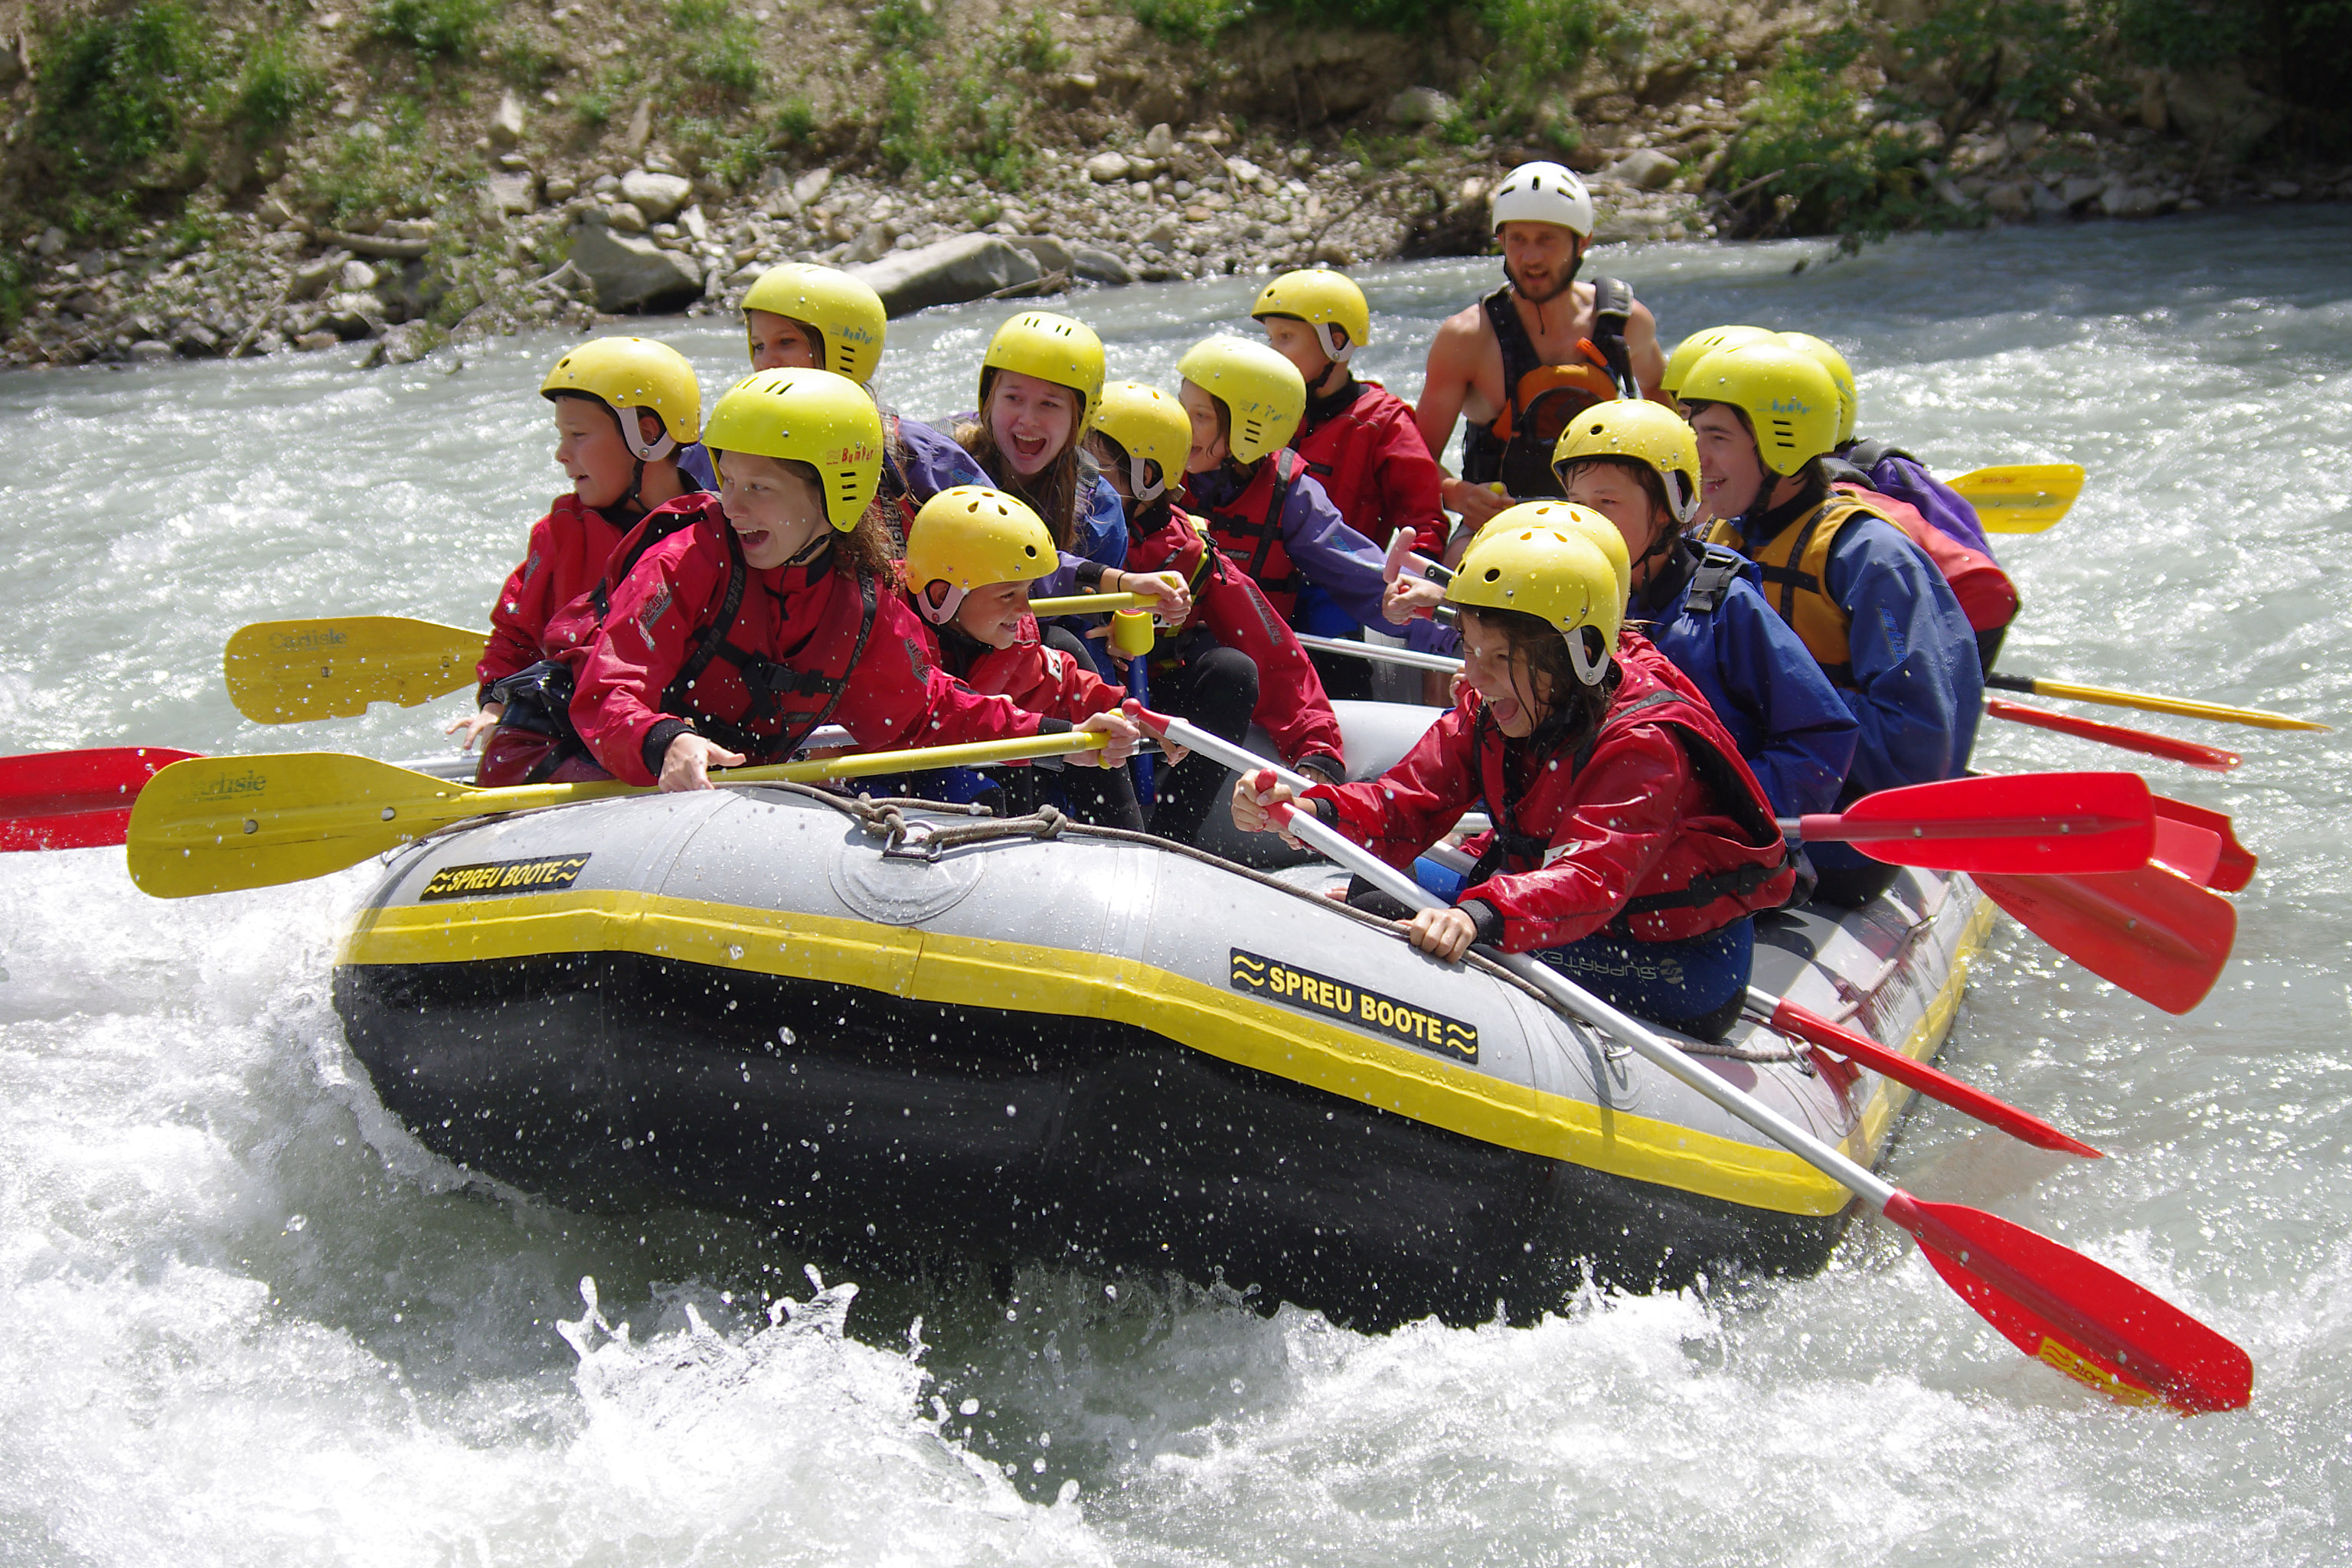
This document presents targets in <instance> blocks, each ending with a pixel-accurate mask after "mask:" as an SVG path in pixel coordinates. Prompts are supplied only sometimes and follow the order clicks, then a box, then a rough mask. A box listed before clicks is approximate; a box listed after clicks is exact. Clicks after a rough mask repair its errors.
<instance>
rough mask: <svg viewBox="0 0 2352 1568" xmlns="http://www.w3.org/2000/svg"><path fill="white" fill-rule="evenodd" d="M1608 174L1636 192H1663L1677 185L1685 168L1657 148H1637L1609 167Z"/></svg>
mask: <svg viewBox="0 0 2352 1568" xmlns="http://www.w3.org/2000/svg"><path fill="white" fill-rule="evenodd" d="M1608 172H1609V173H1610V174H1612V175H1613V176H1615V177H1616V178H1618V179H1620V180H1622V181H1624V182H1625V183H1626V184H1629V185H1632V186H1633V187H1634V188H1635V189H1636V190H1643V191H1663V190H1664V189H1665V188H1666V187H1667V186H1668V185H1671V184H1674V183H1675V175H1677V174H1681V173H1682V172H1683V166H1682V164H1681V163H1680V162H1678V161H1677V160H1675V159H1674V158H1671V157H1669V156H1667V155H1666V154H1665V153H1661V152H1659V151H1658V150H1657V149H1656V148H1655V147H1636V148H1635V149H1633V151H1632V152H1631V153H1626V154H1625V156H1623V157H1622V158H1620V159H1619V160H1618V161H1617V162H1616V163H1612V164H1611V165H1609V170H1608Z"/></svg>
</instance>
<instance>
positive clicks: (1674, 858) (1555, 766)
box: [1305, 630, 1796, 952]
mask: <svg viewBox="0 0 2352 1568" xmlns="http://www.w3.org/2000/svg"><path fill="white" fill-rule="evenodd" d="M1305 798H1307V799H1308V800H1316V799H1322V800H1328V801H1330V802H1331V803H1332V805H1333V808H1334V809H1335V810H1336V811H1337V813H1338V817H1339V821H1338V826H1339V829H1340V831H1342V832H1344V833H1346V834H1347V835H1348V836H1349V837H1350V838H1353V839H1355V840H1357V841H1358V842H1359V843H1360V844H1363V845H1364V846H1365V847H1368V848H1370V850H1371V851H1372V852H1373V853H1374V854H1376V855H1378V856H1379V857H1380V858H1381V859H1383V860H1386V861H1388V862H1389V863H1390V864H1391V865H1392V866H1406V865H1410V864H1411V863H1412V859H1413V857H1415V856H1416V855H1418V854H1420V853H1421V852H1422V851H1423V849H1426V848H1427V847H1429V846H1430V845H1432V844H1433V843H1435V842H1436V841H1437V840H1438V839H1439V837H1442V836H1443V835H1444V833H1445V831H1446V830H1447V829H1448V828H1449V827H1451V826H1453V825H1454V820H1455V819H1456V818H1457V817H1459V816H1461V815H1462V813H1463V811H1464V810H1465V809H1466V808H1468V807H1469V806H1471V805H1474V804H1482V803H1483V804H1484V805H1485V806H1486V812H1487V815H1488V816H1490V817H1492V818H1493V820H1494V824H1495V826H1494V828H1493V830H1492V831H1491V832H1489V833H1485V834H1480V835H1479V836H1477V837H1475V838H1472V839H1471V840H1470V841H1469V842H1467V843H1465V845H1463V850H1464V852H1465V853H1467V854H1472V855H1475V856H1477V857H1478V867H1477V869H1476V870H1475V872H1474V873H1473V874H1472V878H1471V880H1470V883H1469V885H1467V886H1465V888H1464V889H1463V890H1462V898H1461V900H1460V902H1461V906H1462V907H1463V908H1464V909H1465V910H1468V911H1469V912H1470V913H1471V914H1472V916H1473V917H1474V918H1477V917H1478V916H1479V914H1480V911H1479V910H1475V909H1473V908H1472V907H1471V906H1473V905H1474V904H1484V905H1485V906H1486V910H1489V911H1491V913H1492V917H1495V918H1496V919H1498V920H1499V925H1500V930H1499V931H1491V932H1489V931H1486V929H1485V928H1486V927H1487V926H1488V925H1490V924H1491V923H1493V921H1492V920H1489V919H1482V920H1480V925H1481V928H1482V935H1488V936H1490V938H1491V939H1492V940H1496V941H1498V942H1499V943H1500V945H1501V946H1502V947H1503V948H1504V949H1505V950H1506V951H1507V952H1530V951H1533V950H1535V949H1538V948H1551V947H1564V946H1566V945H1567V944H1568V943H1570V942H1575V941H1577V940H1579V939H1580V938H1582V937H1586V936H1590V935H1591V933H1593V932H1594V931H1600V930H1601V929H1602V928H1604V927H1606V928H1609V929H1611V930H1613V931H1618V932H1620V933H1622V934H1624V935H1628V936H1631V937H1633V938H1635V939H1636V940H1639V941H1643V942H1678V941H1682V940H1684V939H1686V938H1689V937H1694V936H1701V935H1704V934H1706V932H1708V931H1717V930H1720V929H1721V928H1723V927H1724V926H1727V925H1729V924H1731V923H1732V922H1733V921H1737V920H1738V919H1740V918H1741V917H1743V916H1746V915H1748V914H1752V913H1754V912H1756V911H1757V910H1769V909H1777V908H1778V907H1779V906H1780V904H1782V903H1784V902H1785V901H1787V900H1788V897H1789V894H1790V891H1791V890H1792V889H1794V887H1795V885H1796V868H1795V865H1794V863H1793V862H1792V861H1791V859H1790V856H1789V853H1788V849H1787V847H1786V846H1785V845H1784V844H1783V843H1782V842H1781V838H1780V827H1779V826H1778V825H1777V824H1776V823H1774V821H1773V819H1772V810H1771V807H1770V806H1769V805H1766V804H1765V801H1764V792H1763V790H1762V789H1761V788H1760V787H1759V785H1758V784H1757V783H1756V775H1755V774H1754V773H1750V772H1748V764H1747V763H1744V762H1742V761H1741V760H1740V757H1739V752H1738V748H1737V747H1736V746H1734V745H1733V744H1732V742H1731V737H1730V736H1728V735H1727V734H1726V733H1724V731H1723V726H1722V725H1721V724H1720V723H1718V722H1717V721H1716V717H1715V715H1714V713H1713V712H1711V711H1710V710H1708V708H1707V706H1706V699H1705V698H1703V697H1701V696H1700V695H1699V693H1698V690H1697V689H1696V687H1694V686H1692V685H1691V684H1690V682H1689V681H1688V680H1687V679H1685V677H1684V676H1683V674H1682V672H1681V671H1680V670H1678V669H1676V668H1675V667H1674V666H1673V665H1672V664H1671V663H1669V662H1667V660H1666V658H1665V656H1664V655H1663V654H1661V653H1659V652H1658V650H1657V649H1656V648H1654V647H1651V646H1650V644H1649V642H1648V640H1647V639H1646V638H1644V637H1643V636H1642V635H1641V634H1640V633H1639V632H1636V631H1632V630H1627V631H1626V632H1624V633H1623V634H1622V637H1621V638H1620V640H1619V642H1618V647H1617V689H1616V690H1615V691H1614V692H1613V693H1612V695H1611V697H1610V701H1609V710H1608V712H1607V714H1606V716H1605V717H1604V718H1603V719H1602V720H1601V728H1600V730H1599V731H1597V732H1596V733H1595V734H1594V735H1593V736H1592V738H1591V740H1589V741H1587V742H1584V743H1583V744H1582V745H1581V746H1580V747H1579V748H1578V749H1577V750H1575V751H1574V752H1568V751H1566V750H1564V749H1561V748H1559V747H1555V748H1553V749H1551V750H1550V751H1549V752H1544V753H1538V752H1537V751H1536V750H1535V749H1534V747H1533V746H1532V744H1531V743H1530V742H1527V741H1514V740H1511V739H1509V738H1507V736H1505V735H1504V734H1503V732H1502V731H1500V730H1498V729H1496V727H1495V726H1494V725H1493V724H1492V723H1491V722H1489V721H1487V719H1486V713H1485V708H1484V705H1483V704H1482V703H1481V702H1480V700H1479V698H1478V695H1477V693H1476V692H1475V691H1473V690H1472V689H1470V688H1469V687H1467V686H1466V685H1465V687H1464V688H1463V689H1462V695H1461V698H1460V700H1458V701H1457V702H1456V703H1455V705H1454V707H1453V708H1452V709H1451V710H1448V711H1446V712H1445V713H1444V715H1443V716H1441V717H1440V718H1439V719H1438V721H1437V722H1436V723H1434V724H1433V725H1431V726H1430V728H1429V732H1428V733H1427V734H1425V735H1423V737H1422V739H1421V742H1420V743H1419V744H1417V745H1415V746H1414V747H1413V749H1412V751H1410V752H1406V753H1405V755H1404V759H1403V760H1402V762H1400V763H1397V765H1396V766H1394V767H1392V768H1391V769H1390V770H1389V771H1388V772H1387V773H1383V774H1381V776H1380V777H1379V778H1377V779H1368V780H1366V781H1364V782H1363V783H1360V784H1336V785H1334V784H1318V785H1317V786H1315V787H1314V788H1313V789H1310V790H1307V792H1305Z"/></svg>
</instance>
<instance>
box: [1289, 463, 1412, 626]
mask: <svg viewBox="0 0 2352 1568" xmlns="http://www.w3.org/2000/svg"><path fill="white" fill-rule="evenodd" d="M1282 546H1283V548H1284V549H1285V550H1286V551H1288V552H1290V558H1291V560H1293V561H1294V562H1296V563H1297V564H1298V569H1299V571H1300V572H1301V573H1303V574H1306V577H1307V581H1308V582H1310V583H1312V584H1315V585H1316V586H1317V587H1318V588H1320V589H1322V590H1323V592H1324V593H1326V594H1328V595H1330V598H1331V602H1332V603H1333V604H1335V605H1339V608H1340V609H1342V610H1344V611H1346V612H1347V613H1348V615H1349V616H1351V617H1353V618H1354V619H1355V621H1356V622H1357V623H1358V624H1359V625H1361V626H1370V627H1371V628H1372V629H1373V630H1374V631H1381V632H1386V633H1388V634H1389V635H1390V636H1391V637H1402V636H1403V635H1404V633H1405V628H1404V627H1402V626H1396V625H1393V624H1391V622H1390V621H1388V620H1387V619H1385V618H1384V617H1383V616H1381V595H1384V594H1385V593H1387V592H1388V582H1387V580H1386V579H1385V578H1383V577H1382V576H1381V566H1382V565H1383V564H1384V562H1383V558H1382V556H1381V552H1379V551H1378V550H1375V549H1373V548H1372V542H1371V541H1370V540H1369V539H1366V538H1365V537H1364V536H1363V535H1362V534H1360V533H1358V532H1357V531H1355V530H1354V529H1352V528H1349V526H1348V524H1347V522H1346V521H1345V520H1344V519H1342V518H1341V517H1340V516H1339V510H1338V509H1336V508H1335V507H1333V506H1332V504H1331V498H1330V497H1328V496H1327V495H1325V494H1324V493H1323V487H1322V486H1321V485H1319V484H1317V483H1316V482H1315V480H1314V479H1312V478H1311V477H1310V476H1307V475H1306V474H1301V475H1300V476H1299V478H1298V482H1297V483H1296V484H1294V485H1292V486H1291V487H1290V494H1289V496H1288V497H1287V498H1286V500H1284V502H1283V507H1282Z"/></svg>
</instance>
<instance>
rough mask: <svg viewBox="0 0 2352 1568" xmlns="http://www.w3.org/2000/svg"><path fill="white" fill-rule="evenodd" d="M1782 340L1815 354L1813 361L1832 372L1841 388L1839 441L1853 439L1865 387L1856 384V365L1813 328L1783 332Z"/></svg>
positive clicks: (1801, 350)
mask: <svg viewBox="0 0 2352 1568" xmlns="http://www.w3.org/2000/svg"><path fill="white" fill-rule="evenodd" d="M1780 341H1781V342H1784V343H1786V344H1788V345H1789V346H1790V348H1792V349H1795V350H1797V351H1798V352H1800V353H1809V354H1811V355H1812V356H1813V362H1814V363H1816V364H1819V365H1820V366H1821V367H1822V369H1823V370H1825V371H1827V372H1829V373H1830V380H1831V382H1832V384H1834V385H1835V386H1836V387H1837V390H1838V433H1837V438H1838V444H1839V445H1840V446H1843V445H1844V444H1845V443H1846V442H1848V441H1851V440H1853V421H1854V416H1855V415H1856V414H1857V413H1858V412H1860V410H1861V407H1862V391H1861V389H1860V388H1859V387H1857V386H1855V385H1854V384H1853V366H1851V365H1849V364H1847V363H1845V355H1843V354H1842V353H1838V352H1837V349H1836V348H1835V347H1834V346H1832V344H1830V343H1828V342H1823V341H1822V339H1820V338H1817V337H1815V336H1813V334H1812V333H1811V332H1782V333H1781V334H1780Z"/></svg>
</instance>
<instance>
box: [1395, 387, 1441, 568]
mask: <svg viewBox="0 0 2352 1568" xmlns="http://www.w3.org/2000/svg"><path fill="white" fill-rule="evenodd" d="M1379 461H1380V468H1379V475H1380V490H1381V516H1382V517H1383V518H1384V519H1385V521H1387V522H1388V523H1389V525H1390V526H1391V527H1392V528H1404V529H1410V530H1412V536H1413V539H1414V541H1415V543H1414V545H1413V548H1414V549H1416V550H1418V551H1420V552H1421V553H1423V555H1426V556H1428V557H1429V558H1430V559H1431V560H1432V561H1442V560H1444V557H1445V506H1444V502H1443V501H1442V500H1440V499H1439V497H1438V485H1439V483H1440V482H1441V481H1442V480H1443V479H1444V475H1442V474H1441V473H1439V472H1438V468H1437V459H1436V458H1433V457H1431V456H1430V455H1429V447H1427V446H1426V445H1425V444H1424V443H1423V441H1422V438H1421V426H1418V425H1415V424H1414V423H1413V422H1412V408H1411V407H1410V406H1408V405H1405V404H1402V403H1400V404H1398V405H1396V407H1395V408H1394V409H1393V410H1391V417H1390V418H1389V420H1388V421H1387V423H1386V424H1385V425H1384V426H1383V427H1382V429H1381V447H1380V459H1379Z"/></svg>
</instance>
